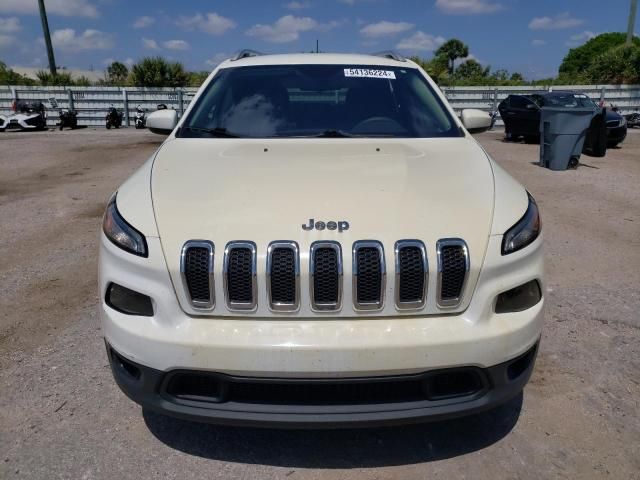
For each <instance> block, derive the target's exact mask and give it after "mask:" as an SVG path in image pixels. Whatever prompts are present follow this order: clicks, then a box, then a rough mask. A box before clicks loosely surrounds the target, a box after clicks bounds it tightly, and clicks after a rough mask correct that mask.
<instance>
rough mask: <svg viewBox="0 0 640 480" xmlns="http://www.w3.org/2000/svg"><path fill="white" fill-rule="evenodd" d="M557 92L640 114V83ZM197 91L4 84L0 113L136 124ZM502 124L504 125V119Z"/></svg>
mask: <svg viewBox="0 0 640 480" xmlns="http://www.w3.org/2000/svg"><path fill="white" fill-rule="evenodd" d="M553 89H554V90H572V91H576V92H580V93H584V94H586V95H588V96H589V97H591V98H592V99H593V100H595V101H596V102H599V101H601V100H603V101H604V102H605V105H606V106H610V105H615V106H617V107H618V108H619V109H620V110H621V111H622V112H623V113H630V112H633V111H637V110H640V85H562V86H554V87H553ZM197 90H198V89H197V87H187V88H141V87H125V88H120V87H25V86H10V87H7V86H0V114H4V115H8V114H10V113H11V103H12V102H13V101H14V100H17V99H23V100H32V101H41V102H43V103H44V105H45V107H47V109H51V105H50V103H49V99H50V98H55V99H56V101H57V103H58V106H59V108H71V109H75V110H76V111H77V112H78V124H79V125H87V126H102V125H104V123H105V116H106V114H107V109H108V108H109V107H110V106H111V105H113V106H114V107H116V108H117V109H119V110H121V111H122V112H123V113H124V125H125V126H127V125H132V124H133V118H134V116H135V111H136V107H137V106H138V105H140V106H142V108H144V109H146V110H147V111H153V110H155V109H156V107H157V105H158V104H160V103H164V104H166V105H167V107H168V108H173V109H175V110H177V111H178V113H179V114H180V115H181V114H182V113H183V112H184V111H185V110H186V109H187V107H188V106H189V103H190V102H191V100H192V98H193V96H194V95H195V93H196V92H197ZM442 90H443V92H444V94H445V95H446V97H447V99H448V100H449V103H450V104H451V106H452V107H453V108H454V110H456V112H457V113H460V111H461V110H462V109H464V108H478V109H481V110H485V111H488V112H489V111H493V110H495V109H496V108H497V106H498V104H499V103H500V102H501V101H502V100H503V99H504V98H506V97H507V96H508V95H509V94H512V93H521V94H526V93H534V92H540V91H547V90H549V88H548V87H531V86H523V87H515V86H505V87H482V86H480V87H443V88H442ZM57 117H58V116H57V114H56V112H55V111H54V110H50V111H49V115H48V120H47V121H48V123H49V125H55V123H56V121H57ZM496 124H497V125H502V121H501V120H500V119H499V118H498V120H497V122H496Z"/></svg>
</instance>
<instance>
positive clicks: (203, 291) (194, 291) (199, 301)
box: [180, 240, 215, 310]
mask: <svg viewBox="0 0 640 480" xmlns="http://www.w3.org/2000/svg"><path fill="white" fill-rule="evenodd" d="M214 251H215V248H214V246H213V243H212V242H209V241H206V240H190V241H188V242H187V243H185V244H184V246H183V247H182V252H181V254H180V273H181V275H182V279H183V282H184V285H185V288H186V290H187V294H188V297H189V299H190V300H191V305H192V306H193V308H195V309H197V310H211V309H213V307H214V304H215V297H214V289H213V259H214Z"/></svg>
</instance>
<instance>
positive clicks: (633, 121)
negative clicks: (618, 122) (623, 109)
mask: <svg viewBox="0 0 640 480" xmlns="http://www.w3.org/2000/svg"><path fill="white" fill-rule="evenodd" d="M624 118H626V119H627V126H628V127H629V128H633V127H640V113H639V112H633V113H628V114H626V115H624Z"/></svg>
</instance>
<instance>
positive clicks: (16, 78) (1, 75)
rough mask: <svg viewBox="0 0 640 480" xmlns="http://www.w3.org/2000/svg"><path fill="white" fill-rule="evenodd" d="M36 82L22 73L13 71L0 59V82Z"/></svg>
mask: <svg viewBox="0 0 640 480" xmlns="http://www.w3.org/2000/svg"><path fill="white" fill-rule="evenodd" d="M35 83H36V82H35V81H34V80H33V79H31V78H29V77H25V76H24V75H20V74H19V73H17V72H14V71H13V70H12V69H11V68H9V67H8V66H7V64H6V63H4V62H3V61H2V60H0V84H3V85H34V84H35Z"/></svg>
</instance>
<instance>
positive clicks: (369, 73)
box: [344, 68, 396, 80]
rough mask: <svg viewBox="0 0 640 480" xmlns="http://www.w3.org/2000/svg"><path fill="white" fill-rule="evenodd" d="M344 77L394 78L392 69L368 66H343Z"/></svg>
mask: <svg viewBox="0 0 640 480" xmlns="http://www.w3.org/2000/svg"><path fill="white" fill-rule="evenodd" d="M344 76H345V77H366V78H392V79H393V80H395V79H396V74H395V72H394V71H393V70H371V69H370V68H345V69H344Z"/></svg>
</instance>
